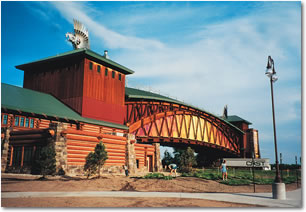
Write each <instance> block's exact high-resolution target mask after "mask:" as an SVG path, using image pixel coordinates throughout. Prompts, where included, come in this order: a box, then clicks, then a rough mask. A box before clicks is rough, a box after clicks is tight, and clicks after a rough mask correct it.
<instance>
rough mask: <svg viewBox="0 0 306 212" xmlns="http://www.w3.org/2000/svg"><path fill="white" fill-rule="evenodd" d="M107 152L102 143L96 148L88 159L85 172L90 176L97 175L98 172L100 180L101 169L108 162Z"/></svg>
mask: <svg viewBox="0 0 306 212" xmlns="http://www.w3.org/2000/svg"><path fill="white" fill-rule="evenodd" d="M107 158H108V156H107V152H106V150H105V146H104V144H103V143H102V142H101V141H100V142H99V143H98V144H97V145H96V147H95V151H94V152H90V153H89V154H88V155H87V157H86V163H85V165H84V171H85V173H86V175H87V178H89V176H91V175H94V174H96V172H97V171H98V174H99V178H100V170H101V167H102V166H103V165H104V163H105V161H106V160H107Z"/></svg>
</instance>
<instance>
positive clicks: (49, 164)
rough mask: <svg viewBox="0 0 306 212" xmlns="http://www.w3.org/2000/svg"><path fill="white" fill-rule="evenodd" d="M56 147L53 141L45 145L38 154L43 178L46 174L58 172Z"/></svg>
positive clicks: (38, 163)
mask: <svg viewBox="0 0 306 212" xmlns="http://www.w3.org/2000/svg"><path fill="white" fill-rule="evenodd" d="M55 155H56V153H55V149H54V145H53V143H50V144H48V145H47V146H44V147H43V148H42V149H41V152H40V154H39V156H38V161H37V166H38V167H37V169H38V170H39V173H40V174H42V175H43V176H42V179H45V178H46V175H53V174H55V172H56V160H55Z"/></svg>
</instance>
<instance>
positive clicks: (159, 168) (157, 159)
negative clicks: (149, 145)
mask: <svg viewBox="0 0 306 212" xmlns="http://www.w3.org/2000/svg"><path fill="white" fill-rule="evenodd" d="M153 145H154V147H155V155H154V156H155V163H154V164H155V167H154V169H155V171H156V172H162V171H163V166H162V163H161V159H160V144H159V143H154V144H153Z"/></svg>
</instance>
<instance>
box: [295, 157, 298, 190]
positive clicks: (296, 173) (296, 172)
mask: <svg viewBox="0 0 306 212" xmlns="http://www.w3.org/2000/svg"><path fill="white" fill-rule="evenodd" d="M295 166H296V169H295V175H296V187H297V188H298V187H299V176H298V163H297V156H295Z"/></svg>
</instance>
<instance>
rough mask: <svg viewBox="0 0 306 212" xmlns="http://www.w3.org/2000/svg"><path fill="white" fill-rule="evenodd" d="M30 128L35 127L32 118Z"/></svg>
mask: <svg viewBox="0 0 306 212" xmlns="http://www.w3.org/2000/svg"><path fill="white" fill-rule="evenodd" d="M30 128H34V119H30Z"/></svg>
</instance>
